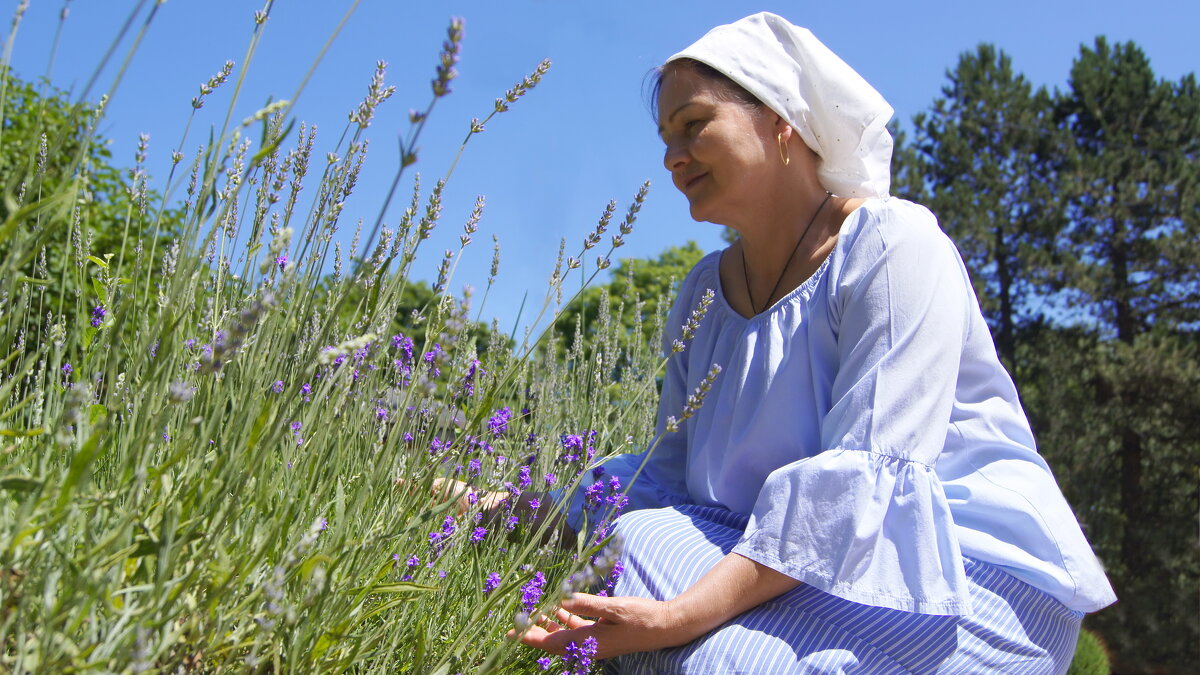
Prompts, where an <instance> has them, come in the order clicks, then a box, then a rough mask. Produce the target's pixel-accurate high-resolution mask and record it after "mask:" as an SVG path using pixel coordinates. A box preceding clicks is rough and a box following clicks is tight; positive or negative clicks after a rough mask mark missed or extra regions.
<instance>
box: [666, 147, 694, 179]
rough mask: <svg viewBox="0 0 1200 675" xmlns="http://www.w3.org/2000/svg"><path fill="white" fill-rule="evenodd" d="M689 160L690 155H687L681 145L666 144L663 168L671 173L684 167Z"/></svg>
mask: <svg viewBox="0 0 1200 675" xmlns="http://www.w3.org/2000/svg"><path fill="white" fill-rule="evenodd" d="M690 160H691V155H689V154H688V152H687V149H686V148H684V147H683V144H682V143H668V144H667V149H666V150H665V151H664V152H663V166H665V167H666V168H667V171H670V172H672V173H674V172H675V171H676V170H678V169H681V168H683V167H684V166H686V165H687V163H688V162H689V161H690Z"/></svg>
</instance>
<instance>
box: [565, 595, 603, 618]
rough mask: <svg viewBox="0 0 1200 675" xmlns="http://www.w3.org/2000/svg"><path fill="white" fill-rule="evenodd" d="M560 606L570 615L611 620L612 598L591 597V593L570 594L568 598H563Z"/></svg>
mask: <svg viewBox="0 0 1200 675" xmlns="http://www.w3.org/2000/svg"><path fill="white" fill-rule="evenodd" d="M560 604H561V605H562V608H563V609H565V610H567V611H568V612H571V613H572V614H582V615H583V616H594V617H596V618H597V619H611V618H612V609H613V599H612V598H606V597H604V596H600V595H592V594H591V593H572V594H571V596H570V597H567V598H563V601H562V602H561V603H560Z"/></svg>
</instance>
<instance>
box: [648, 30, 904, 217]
mask: <svg viewBox="0 0 1200 675" xmlns="http://www.w3.org/2000/svg"><path fill="white" fill-rule="evenodd" d="M682 58H688V59H694V60H696V61H700V62H702V63H706V64H708V65H710V66H712V67H713V68H715V69H717V70H718V71H720V72H721V73H722V74H724V75H725V76H726V77H728V78H729V79H731V80H733V81H734V82H737V83H738V84H739V85H741V86H742V87H744V88H745V89H746V90H747V91H749V92H750V93H751V94H754V96H755V97H756V98H758V99H759V100H760V101H762V102H763V103H764V104H766V105H767V107H769V108H770V109H771V110H774V111H775V112H776V113H779V115H780V116H781V117H783V118H784V119H785V120H787V121H788V123H789V124H791V125H792V127H794V128H795V129H796V131H798V132H799V133H800V138H802V139H804V142H805V143H806V144H807V145H808V147H810V148H812V150H813V151H814V152H816V153H817V155H819V156H820V157H821V160H822V161H821V165H820V167H819V168H818V175H819V177H820V180H821V184H822V185H824V186H825V189H826V190H829V191H830V192H832V193H833V194H835V195H838V196H841V197H887V194H888V186H889V184H890V183H891V171H890V165H891V160H892V136H891V134H889V133H888V130H887V127H886V125H887V122H888V119H890V118H891V116H892V112H893V110H892V107H891V106H890V105H888V102H887V101H885V100H884V99H883V96H881V95H880V94H879V92H877V91H875V89H874V88H873V87H871V85H869V84H867V81H866V80H864V79H863V78H862V76H861V75H859V74H858V73H856V72H854V69H853V68H851V67H850V66H848V65H846V62H845V61H842V60H841V59H840V58H838V56H837V55H836V54H834V53H833V52H831V51H830V50H829V48H828V47H826V46H825V45H824V44H822V43H821V41H820V40H818V39H817V38H816V36H814V35H813V34H812V32H811V31H809V30H808V29H807V28H800V27H799V26H793V25H792V24H790V23H788V22H787V20H785V19H783V18H781V17H779V16H776V15H775V14H771V13H769V12H762V13H759V14H755V15H753V16H748V17H746V18H744V19H741V20H739V21H735V22H734V23H731V24H726V25H723V26H717V27H716V28H714V29H712V30H710V31H709V32H708V33H707V34H705V35H704V37H702V38H700V39H699V40H697V41H696V42H695V43H694V44H692V46H690V47H688V48H687V49H684V50H683V51H681V52H679V53H678V54H675V55H674V56H672V57H671V58H669V59H667V62H668V63H669V62H671V61H674V60H675V59H682Z"/></svg>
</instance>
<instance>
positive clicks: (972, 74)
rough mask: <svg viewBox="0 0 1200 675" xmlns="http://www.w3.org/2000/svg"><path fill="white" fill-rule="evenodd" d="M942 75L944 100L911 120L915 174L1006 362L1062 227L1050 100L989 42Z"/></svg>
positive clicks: (1038, 299) (1036, 301)
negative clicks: (956, 253) (957, 254)
mask: <svg viewBox="0 0 1200 675" xmlns="http://www.w3.org/2000/svg"><path fill="white" fill-rule="evenodd" d="M948 77H949V79H950V82H949V84H947V85H946V86H945V87H943V89H942V94H943V98H940V99H938V100H936V101H935V102H934V105H933V109H932V110H931V111H930V112H929V113H928V114H924V113H922V114H919V115H917V116H916V117H915V119H914V123H915V126H916V128H917V144H916V148H915V151H916V161H917V164H918V173H920V174H922V175H923V177H924V180H925V183H926V188H927V189H928V190H929V192H930V193H931V194H930V197H929V202H928V203H929V206H930V208H931V209H932V210H933V211H934V213H936V214H937V216H938V218H939V220H940V222H941V223H942V227H943V229H945V230H946V232H947V233H948V234H949V235H950V236H951V237H952V238H953V239H954V241H955V243H956V244H957V245H958V248H959V250H960V252H961V253H962V255H963V259H964V261H965V262H966V264H967V268H968V269H969V271H970V273H971V277H972V280H973V282H974V284H975V291H976V294H977V295H978V296H979V300H980V305H981V307H982V309H983V311H984V315H985V316H986V317H987V319H988V320H989V323H990V324H991V325H992V328H993V333H994V335H995V338H996V344H997V350H998V351H999V352H1000V355H1001V357H1003V358H1004V360H1005V361H1006V362H1008V363H1009V364H1010V365H1012V363H1013V357H1014V352H1015V341H1016V330H1017V328H1018V327H1019V325H1020V324H1022V323H1025V322H1027V321H1029V320H1032V319H1036V318H1037V317H1038V316H1039V315H1040V313H1041V311H1042V309H1043V306H1044V305H1043V304H1042V300H1043V299H1044V298H1045V296H1046V294H1045V289H1046V286H1047V278H1046V272H1047V271H1048V269H1049V266H1048V265H1047V263H1048V262H1049V260H1048V258H1047V252H1048V249H1049V247H1048V243H1049V241H1050V239H1051V237H1052V233H1053V232H1054V231H1055V229H1056V228H1058V227H1059V226H1060V225H1061V220H1060V218H1061V211H1060V209H1059V208H1058V207H1057V201H1056V195H1055V194H1054V189H1053V166H1054V165H1053V163H1052V162H1048V161H1047V157H1048V156H1050V155H1052V154H1053V153H1054V151H1055V149H1056V145H1057V134H1056V132H1055V129H1054V125H1053V123H1052V122H1051V120H1050V116H1051V106H1050V97H1049V95H1048V94H1047V93H1046V91H1045V90H1044V89H1038V90H1037V91H1036V92H1035V91H1033V88H1032V86H1031V85H1030V84H1029V82H1028V81H1026V79H1025V78H1024V76H1023V75H1021V74H1019V73H1014V72H1013V69H1012V60H1011V59H1010V58H1009V57H1008V55H1007V54H1005V53H1004V52H1003V51H1000V50H997V49H996V48H995V47H993V46H991V45H987V44H982V45H980V46H979V47H978V48H976V50H975V51H974V52H968V53H965V54H963V55H962V56H961V57H960V58H959V62H958V66H957V67H956V68H955V69H954V70H953V71H951V72H949V73H948Z"/></svg>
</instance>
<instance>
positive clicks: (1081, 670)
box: [1067, 630, 1112, 675]
mask: <svg viewBox="0 0 1200 675" xmlns="http://www.w3.org/2000/svg"><path fill="white" fill-rule="evenodd" d="M1110 672H1112V669H1111V668H1110V667H1109V664H1108V650H1106V649H1105V648H1104V643H1102V642H1100V638H1099V637H1097V636H1096V634H1095V633H1093V632H1091V631H1090V630H1082V631H1080V632H1079V642H1078V643H1077V644H1076V645H1075V658H1074V659H1072V660H1071V667H1070V669H1068V670H1067V675H1108V674H1109V673H1110Z"/></svg>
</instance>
